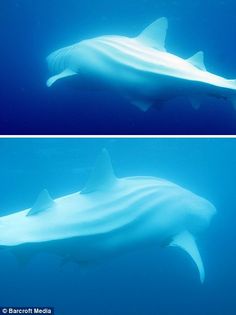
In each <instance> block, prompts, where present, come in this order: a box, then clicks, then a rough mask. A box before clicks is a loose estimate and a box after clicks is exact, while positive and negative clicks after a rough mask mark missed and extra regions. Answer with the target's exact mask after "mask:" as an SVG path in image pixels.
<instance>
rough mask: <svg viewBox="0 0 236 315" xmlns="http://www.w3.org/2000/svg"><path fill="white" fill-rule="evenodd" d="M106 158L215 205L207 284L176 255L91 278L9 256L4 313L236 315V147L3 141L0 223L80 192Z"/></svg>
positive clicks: (57, 263) (128, 261)
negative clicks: (41, 197)
mask: <svg viewBox="0 0 236 315" xmlns="http://www.w3.org/2000/svg"><path fill="white" fill-rule="evenodd" d="M102 148H107V150H108V151H109V153H110V155H111V159H112V163H113V167H114V170H115V173H116V175H117V176H118V177H125V176H137V175H151V176H157V177H161V178H165V179H168V180H170V181H173V182H175V183H177V184H179V185H181V186H183V187H185V188H187V189H189V190H191V191H193V192H194V193H196V194H199V195H200V196H202V197H204V198H206V199H208V200H209V201H211V202H212V203H213V204H214V205H215V207H216V208H217V215H216V216H215V217H214V219H213V221H212V222H211V224H210V226H209V228H208V229H207V230H206V231H205V232H204V233H203V234H202V235H201V236H200V237H199V238H198V240H197V243H198V246H199V249H200V252H201V255H202V258H203V262H204V265H205V269H206V280H205V283H204V284H203V285H202V284H201V283H200V281H199V275H198V271H197V269H196V267H195V265H194V263H193V262H192V260H191V259H190V258H189V257H188V255H187V254H186V253H185V252H183V251H182V250H179V249H177V248H163V249H162V248H159V246H157V247H152V248H146V249H143V250H140V251H138V252H133V253H129V254H127V255H124V256H121V257H118V258H115V259H112V260H109V261H107V262H105V263H104V264H101V265H98V266H94V267H93V268H88V269H87V270H86V269H83V268H82V269H81V268H80V266H79V265H77V264H75V263H68V264H65V265H64V266H61V258H59V257H58V256H55V255H50V254H47V255H46V254H44V253H41V254H39V255H36V256H34V257H32V260H31V261H30V262H29V263H28V265H26V266H25V267H23V266H21V265H19V264H18V262H17V259H16V258H15V257H14V255H13V254H12V253H11V252H10V251H8V250H1V251H0V266H1V267H0V279H1V285H0V307H1V306H18V307H20V306H42V307H43V306H53V307H55V314H58V315H79V314H83V315H118V314H119V315H120V314H124V315H130V314H135V315H146V314H148V315H199V314H204V315H208V314H214V315H222V314H226V315H235V310H236V300H235V292H236V270H235V257H236V245H235V239H236V229H235V220H236V215H235V208H236V194H235V178H236V164H235V160H236V140H235V139H177V138H176V139H172V138H170V139H141V138H139V139H128V138H127V139H115V138H114V139H113V138H109V139H93V138H92V139H0V174H1V184H0V192H1V198H0V209H1V210H0V214H1V216H3V215H6V214H9V213H12V212H15V211H19V210H22V209H26V208H29V207H32V205H33V204H34V202H35V200H36V198H37V196H38V194H39V192H40V191H42V190H43V189H44V188H46V189H48V191H49V193H50V194H51V196H52V197H53V198H57V197H60V196H63V195H66V194H70V193H73V192H76V191H79V190H81V189H82V188H83V186H84V185H85V183H86V180H87V178H88V176H89V174H90V171H91V169H92V168H93V165H94V162H95V160H96V157H97V156H98V155H99V153H100V152H101V150H102ZM68 211H69V209H68ZM0 242H1V231H0Z"/></svg>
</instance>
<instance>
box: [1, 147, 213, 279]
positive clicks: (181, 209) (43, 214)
mask: <svg viewBox="0 0 236 315" xmlns="http://www.w3.org/2000/svg"><path fill="white" fill-rule="evenodd" d="M215 212H216V210H215V207H214V206H213V205H212V204H211V203H210V202H208V201H207V200H205V199H203V198H201V197H199V196H197V195H195V194H193V193H192V192H190V191H188V190H186V189H184V188H182V187H180V186H178V185H176V184H174V183H171V182H169V181H167V180H164V179H159V178H155V177H141V176H137V177H125V178H117V177H116V176H115V174H114V172H113V169H112V165H111V161H110V157H109V154H108V152H107V151H106V150H105V149H104V150H103V152H102V154H101V156H100V157H99V159H98V160H97V163H96V166H95V168H94V170H93V172H92V174H91V176H90V179H89V180H88V182H87V185H86V186H85V188H84V189H83V190H82V191H80V192H77V193H74V194H71V195H67V196H64V197H61V198H57V199H54V200H53V199H52V198H51V197H50V196H49V194H48V192H47V191H46V190H44V191H43V192H42V193H41V194H40V195H39V197H38V199H37V201H36V203H35V205H34V206H33V207H32V208H31V209H26V210H22V211H19V212H16V213H13V214H10V215H7V216H4V217H1V218H0V229H1V238H0V245H1V246H3V247H8V248H11V249H12V250H13V251H15V252H16V253H17V254H18V256H19V257H21V255H22V256H24V255H25V253H27V254H28V255H29V254H30V255H31V254H32V251H33V252H34V251H35V252H38V251H42V250H46V251H49V252H51V253H57V254H60V255H61V256H63V257H67V258H68V259H72V260H74V261H77V262H79V263H81V264H84V263H86V264H93V263H96V262H102V261H104V260H106V259H109V258H111V257H113V256H117V255H121V254H123V253H126V252H131V251H134V250H137V249H140V250H141V249H142V248H148V247H152V246H158V245H161V246H178V247H180V248H182V249H184V250H185V251H186V252H187V253H188V254H189V255H190V256H191V257H192V259H193V260H194V262H195V264H196V266H197V268H198V270H199V274H200V280H201V282H203V281H204V277H205V272H204V267H203V263H202V259H201V256H200V254H199V251H198V247H197V245H196V242H195V237H196V236H198V234H199V233H200V232H202V231H203V230H205V229H206V228H207V227H208V225H209V223H210V221H211V219H212V217H213V216H214V214H215Z"/></svg>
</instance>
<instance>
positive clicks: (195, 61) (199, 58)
mask: <svg viewBox="0 0 236 315" xmlns="http://www.w3.org/2000/svg"><path fill="white" fill-rule="evenodd" d="M187 61H188V62H190V63H191V64H192V65H194V66H195V67H197V68H199V69H200V70H204V71H206V66H205V63H204V53H203V51H199V52H197V53H196V54H194V55H193V56H192V57H190V58H188V59H187Z"/></svg>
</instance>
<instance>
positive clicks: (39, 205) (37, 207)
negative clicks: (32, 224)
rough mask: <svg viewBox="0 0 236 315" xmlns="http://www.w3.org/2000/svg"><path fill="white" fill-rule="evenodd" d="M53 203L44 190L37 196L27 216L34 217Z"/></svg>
mask: <svg viewBox="0 0 236 315" xmlns="http://www.w3.org/2000/svg"><path fill="white" fill-rule="evenodd" d="M54 204H55V202H54V201H53V199H52V198H51V197H50V195H49V193H48V191H47V190H46V189H44V190H43V191H42V192H41V193H40V194H39V196H38V198H37V200H36V202H35V204H34V205H33V207H32V208H31V209H30V211H29V212H28V214H27V216H31V215H35V214H38V213H40V212H43V211H45V210H48V209H49V208H52V207H53V206H54Z"/></svg>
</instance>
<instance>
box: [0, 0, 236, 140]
mask: <svg viewBox="0 0 236 315" xmlns="http://www.w3.org/2000/svg"><path fill="white" fill-rule="evenodd" d="M235 10H236V4H235V1H234V0H225V1H221V0H217V1H215V0H207V1H203V0H201V1H189V0H177V1H174V0H172V1H169V0H129V1H125V0H120V1H109V0H100V1H96V0H87V1H81V0H50V1H48V0H41V1H33V0H2V1H1V3H0V29H1V78H2V79H1V86H0V104H1V105H0V133H1V134H235V132H236V113H235V111H234V110H233V106H232V105H231V104H230V102H228V101H225V100H217V99H212V100H206V101H204V102H203V104H202V106H201V108H200V109H199V110H198V111H196V110H194V109H193V108H192V107H191V106H190V104H189V101H188V100H187V99H186V100H182V101H181V102H180V101H171V102H168V103H167V104H166V105H165V106H163V107H162V108H160V109H159V110H155V109H151V110H149V111H148V112H147V113H143V112H141V111H139V110H138V109H137V108H136V107H134V106H132V105H131V104H130V103H129V102H128V101H127V100H125V99H123V98H122V97H121V96H119V95H116V94H115V93H113V92H110V91H106V90H105V91H89V90H86V91H84V90H77V89H74V88H72V87H71V86H70V84H65V82H58V83H57V84H56V85H55V86H54V87H53V88H52V89H47V88H46V85H45V82H46V79H47V78H48V70H47V66H46V62H45V58H46V56H47V55H48V54H49V53H51V52H52V51H54V50H55V49H58V48H61V47H63V46H66V45H69V44H72V43H74V42H77V41H80V40H82V39H86V38H91V37H95V36H99V35H104V34H120V35H126V36H136V35H137V34H138V33H140V31H141V30H142V29H144V28H145V27H146V26H147V25H148V24H149V23H151V22H152V21H154V20H155V19H157V18H159V17H161V16H166V17H167V18H168V19H169V31H168V35H167V45H166V46H167V49H168V51H170V52H172V53H174V54H177V55H179V56H182V57H184V58H188V57H190V56H191V55H193V54H194V53H196V52H197V51H199V50H203V51H204V52H205V63H206V66H207V69H208V70H209V71H212V72H215V73H217V74H219V75H222V76H225V77H227V78H236V66H235V50H236V20H235Z"/></svg>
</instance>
